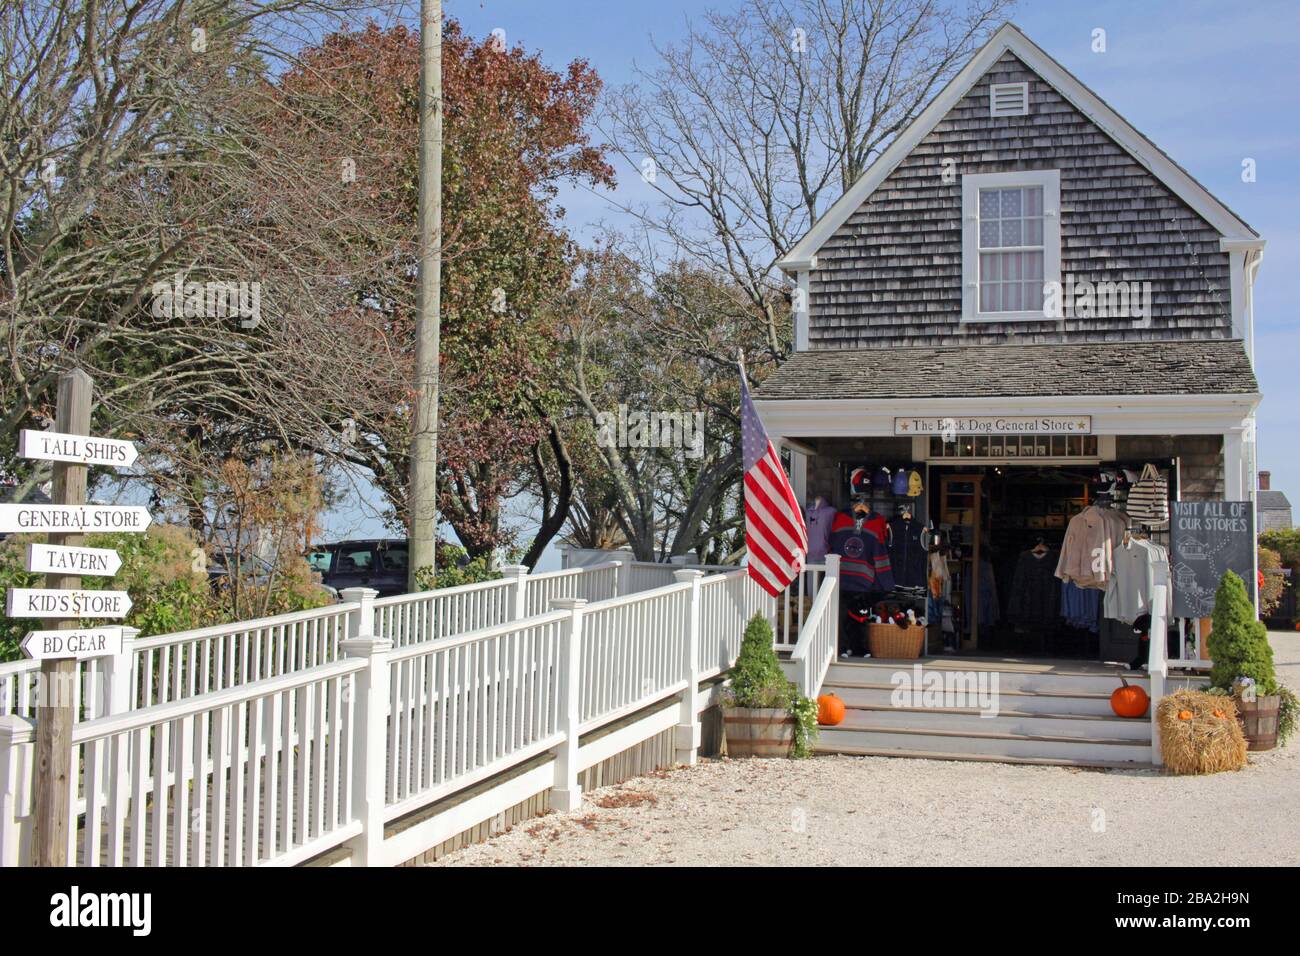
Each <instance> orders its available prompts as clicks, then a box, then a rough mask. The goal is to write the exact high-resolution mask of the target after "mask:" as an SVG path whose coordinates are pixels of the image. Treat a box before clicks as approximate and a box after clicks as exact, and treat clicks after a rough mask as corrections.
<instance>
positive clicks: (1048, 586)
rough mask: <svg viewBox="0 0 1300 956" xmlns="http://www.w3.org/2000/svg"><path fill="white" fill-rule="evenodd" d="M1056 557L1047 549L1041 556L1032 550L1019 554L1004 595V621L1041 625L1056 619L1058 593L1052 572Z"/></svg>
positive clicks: (1058, 583) (1059, 591)
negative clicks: (1005, 605) (1007, 591)
mask: <svg viewBox="0 0 1300 956" xmlns="http://www.w3.org/2000/svg"><path fill="white" fill-rule="evenodd" d="M1056 557H1057V556H1056V555H1055V554H1054V553H1053V552H1052V551H1050V550H1045V551H1043V553H1042V555H1041V556H1039V555H1038V554H1036V553H1035V552H1034V550H1033V549H1032V548H1031V549H1030V550H1028V551H1022V552H1021V553H1020V557H1019V558H1018V559H1017V560H1016V571H1015V574H1014V575H1013V576H1012V578H1011V591H1010V593H1009V594H1008V595H1007V619H1008V620H1010V621H1011V622H1012V623H1014V624H1038V625H1041V624H1046V623H1048V622H1049V621H1054V620H1055V619H1056V617H1057V612H1058V609H1059V607H1060V594H1061V584H1060V582H1059V581H1057V579H1056V577H1055V575H1054V574H1053V571H1052V569H1053V568H1054V567H1055V566H1056V560H1055V559H1056Z"/></svg>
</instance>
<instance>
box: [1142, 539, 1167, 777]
mask: <svg viewBox="0 0 1300 956" xmlns="http://www.w3.org/2000/svg"><path fill="white" fill-rule="evenodd" d="M1168 594H1169V562H1168V561H1156V562H1154V563H1153V564H1152V565H1151V624H1150V630H1149V631H1148V632H1147V633H1148V634H1149V635H1150V639H1149V640H1148V642H1147V644H1148V648H1149V649H1148V651H1147V675H1148V676H1149V677H1150V678H1151V704H1150V707H1149V708H1148V710H1149V712H1150V715H1151V763H1152V764H1154V765H1155V766H1157V767H1159V766H1162V765H1163V764H1164V762H1165V761H1164V756H1163V755H1162V753H1161V750H1160V725H1159V723H1158V722H1157V721H1156V708H1157V705H1158V704H1159V703H1160V698H1161V697H1163V696H1164V695H1165V679H1166V678H1167V677H1168V676H1169V662H1168V660H1167V659H1166V654H1167V648H1166V647H1165V643H1166V637H1165V635H1166V634H1167V633H1168V630H1169V625H1168V620H1167V610H1168V600H1169V598H1168Z"/></svg>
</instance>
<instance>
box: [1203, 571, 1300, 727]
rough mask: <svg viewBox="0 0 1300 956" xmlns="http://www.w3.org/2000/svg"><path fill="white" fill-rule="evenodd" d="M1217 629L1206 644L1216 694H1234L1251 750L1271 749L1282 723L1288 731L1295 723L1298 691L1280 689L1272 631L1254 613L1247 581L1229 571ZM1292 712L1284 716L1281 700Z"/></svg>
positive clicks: (1219, 597)
mask: <svg viewBox="0 0 1300 956" xmlns="http://www.w3.org/2000/svg"><path fill="white" fill-rule="evenodd" d="M1213 621H1214V624H1213V627H1212V628H1211V630H1210V636H1209V640H1208V641H1207V647H1208V649H1209V651H1210V658H1211V659H1212V660H1213V661H1214V666H1213V668H1212V669H1211V670H1210V685H1211V688H1212V692H1214V693H1220V694H1231V695H1232V696H1234V697H1235V698H1236V703H1237V712H1238V714H1239V715H1240V718H1241V724H1242V730H1243V731H1244V732H1245V734H1246V742H1247V744H1248V745H1249V748H1250V749H1251V750H1272V749H1273V748H1274V747H1275V746H1276V745H1277V740H1278V736H1279V724H1284V725H1285V726H1286V731H1287V733H1289V731H1290V729H1291V727H1292V726H1293V725H1294V722H1295V713H1294V708H1295V695H1294V694H1291V693H1290V692H1289V691H1288V690H1286V689H1285V688H1283V687H1281V686H1280V685H1279V684H1278V682H1277V675H1276V673H1275V672H1274V669H1273V648H1272V647H1270V646H1269V643H1268V629H1267V628H1266V627H1265V626H1264V622H1263V621H1260V620H1258V619H1257V618H1256V616H1255V609H1254V608H1253V607H1252V606H1251V603H1250V597H1249V596H1248V595H1247V594H1246V585H1245V584H1244V583H1243V582H1242V580H1241V578H1239V577H1238V576H1237V575H1236V574H1234V573H1233V572H1231V571H1227V572H1225V573H1224V575H1223V577H1222V578H1221V579H1220V581H1219V587H1218V590H1217V591H1215V594H1214V617H1213ZM1284 700H1285V701H1286V707H1287V710H1288V711H1289V713H1288V714H1287V716H1286V718H1285V719H1283V717H1282V714H1281V710H1282V707H1283V701H1284Z"/></svg>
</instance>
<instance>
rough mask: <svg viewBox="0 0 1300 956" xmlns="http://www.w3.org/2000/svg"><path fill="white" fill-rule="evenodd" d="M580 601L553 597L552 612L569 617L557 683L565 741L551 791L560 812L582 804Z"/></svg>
mask: <svg viewBox="0 0 1300 956" xmlns="http://www.w3.org/2000/svg"><path fill="white" fill-rule="evenodd" d="M586 604H587V602H586V600H584V599H583V598H554V599H552V601H551V610H554V611H560V610H563V611H568V612H569V618H568V620H567V621H565V622H564V624H563V627H562V630H561V632H560V660H559V666H558V668H557V670H558V673H559V681H558V684H559V686H558V688H557V691H556V692H557V693H558V695H559V704H560V706H559V714H560V727H559V729H560V730H562V731H563V732H564V740H563V741H562V742H561V743H560V746H559V749H558V750H557V751H556V753H555V785H554V786H553V787H552V788H551V809H552V810H558V811H560V812H561V813H563V812H565V811H568V810H576V809H578V807H579V806H580V805H581V804H582V787H580V786H579V785H578V725H579V724H580V723H581V722H582V712H581V709H580V707H579V698H578V691H579V689H580V685H581V682H582V615H583V610H582V609H583V608H584V607H586Z"/></svg>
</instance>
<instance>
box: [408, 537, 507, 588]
mask: <svg viewBox="0 0 1300 956" xmlns="http://www.w3.org/2000/svg"><path fill="white" fill-rule="evenodd" d="M468 555H469V552H467V551H466V550H465V549H464V548H462V547H461V546H460V545H456V544H447V543H446V542H439V543H438V546H437V557H438V569H437V572H436V573H435V574H432V575H430V573H429V568H428V566H427V565H426V566H425V567H422V568H420V570H418V571H416V572H415V586H416V588H417V589H418V590H420V591H432V590H435V589H437V588H455V587H460V586H461V585H462V584H478V583H479V582H481V581H495V580H496V579H497V578H499V577H501V572H500V571H499V570H497V569H496V568H495V567H494V566H493V563H492V558H491V556H490V555H485V554H480V555H479V556H478V557H477V558H472V559H470V560H469V561H466V560H465V559H466V558H467V557H468Z"/></svg>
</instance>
